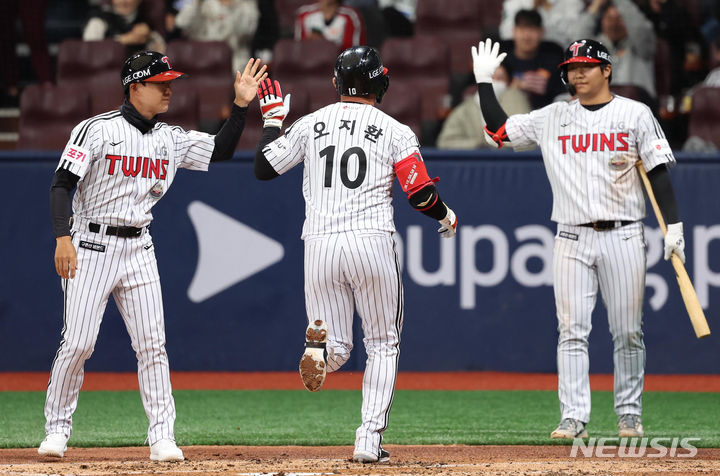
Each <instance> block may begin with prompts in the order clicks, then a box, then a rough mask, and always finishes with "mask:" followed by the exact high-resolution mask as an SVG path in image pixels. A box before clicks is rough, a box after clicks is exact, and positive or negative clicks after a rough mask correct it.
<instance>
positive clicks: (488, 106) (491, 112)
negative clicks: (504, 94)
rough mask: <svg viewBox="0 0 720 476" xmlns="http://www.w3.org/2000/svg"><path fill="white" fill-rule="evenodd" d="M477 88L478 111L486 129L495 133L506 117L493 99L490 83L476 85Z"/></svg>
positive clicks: (494, 98) (493, 93)
mask: <svg viewBox="0 0 720 476" xmlns="http://www.w3.org/2000/svg"><path fill="white" fill-rule="evenodd" d="M477 87H478V95H479V96H480V109H481V110H482V115H483V118H484V119H485V123H486V124H487V128H488V130H490V131H492V132H497V131H498V129H500V127H502V125H503V124H505V121H507V118H508V116H507V114H506V113H505V111H504V110H503V108H502V106H501V105H500V103H499V102H498V100H497V98H496V97H495V91H494V90H493V87H492V83H478V85H477Z"/></svg>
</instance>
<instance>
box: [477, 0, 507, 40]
mask: <svg viewBox="0 0 720 476" xmlns="http://www.w3.org/2000/svg"><path fill="white" fill-rule="evenodd" d="M504 1H505V0H481V1H480V6H479V7H478V8H479V10H480V11H481V12H482V13H481V16H480V22H481V23H480V28H482V31H483V32H485V35H486V36H491V37H493V38H495V37H497V35H498V32H499V30H500V22H501V21H502V14H503V2H504Z"/></svg>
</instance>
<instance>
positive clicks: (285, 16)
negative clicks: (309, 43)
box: [275, 0, 315, 38]
mask: <svg viewBox="0 0 720 476" xmlns="http://www.w3.org/2000/svg"><path fill="white" fill-rule="evenodd" d="M314 2H315V0H275V11H276V12H277V15H278V26H279V27H280V37H282V38H292V37H293V35H294V32H295V18H296V17H297V9H298V8H300V7H301V6H303V5H309V4H311V3H314Z"/></svg>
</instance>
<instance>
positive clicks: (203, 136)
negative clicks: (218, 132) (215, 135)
mask: <svg viewBox="0 0 720 476" xmlns="http://www.w3.org/2000/svg"><path fill="white" fill-rule="evenodd" d="M187 134H188V137H192V138H193V139H208V138H210V137H212V136H211V135H210V134H208V133H206V132H200V131H193V130H190V131H188V133H187Z"/></svg>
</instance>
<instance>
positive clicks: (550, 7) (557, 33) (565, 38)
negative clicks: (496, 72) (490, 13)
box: [500, 0, 585, 48]
mask: <svg viewBox="0 0 720 476" xmlns="http://www.w3.org/2000/svg"><path fill="white" fill-rule="evenodd" d="M584 7H585V2H584V0H505V1H504V2H503V14H502V21H501V22H500V39H501V40H511V39H512V38H513V30H514V29H515V15H516V14H517V12H519V11H520V10H537V12H538V13H539V14H540V17H541V18H542V24H543V25H544V26H545V40H546V41H552V42H554V43H557V44H558V46H560V47H561V48H564V47H565V46H567V45H569V44H570V42H571V41H574V40H576V39H577V38H573V37H572V34H571V32H570V31H569V30H570V25H572V24H573V22H575V20H576V19H577V16H578V15H579V14H580V12H582V10H583V8H584Z"/></svg>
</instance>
